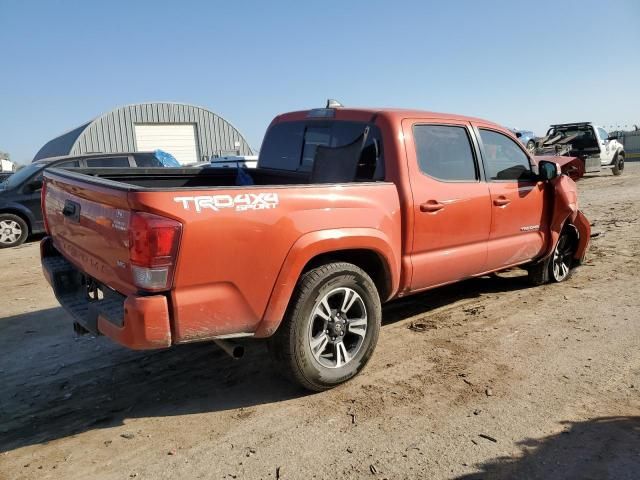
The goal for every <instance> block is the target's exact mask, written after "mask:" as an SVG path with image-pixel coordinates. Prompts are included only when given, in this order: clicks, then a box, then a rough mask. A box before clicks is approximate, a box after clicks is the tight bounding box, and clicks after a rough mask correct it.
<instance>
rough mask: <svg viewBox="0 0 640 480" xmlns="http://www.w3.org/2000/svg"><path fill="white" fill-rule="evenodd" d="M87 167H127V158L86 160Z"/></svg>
mask: <svg viewBox="0 0 640 480" xmlns="http://www.w3.org/2000/svg"><path fill="white" fill-rule="evenodd" d="M85 162H86V164H87V167H90V168H100V167H107V168H108V167H128V166H130V165H129V157H103V158H87V159H85Z"/></svg>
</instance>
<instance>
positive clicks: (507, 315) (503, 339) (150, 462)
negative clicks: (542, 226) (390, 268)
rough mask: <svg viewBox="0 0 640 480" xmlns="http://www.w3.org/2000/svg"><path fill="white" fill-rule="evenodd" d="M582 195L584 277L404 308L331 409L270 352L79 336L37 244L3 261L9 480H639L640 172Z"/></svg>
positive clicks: (520, 281)
mask: <svg viewBox="0 0 640 480" xmlns="http://www.w3.org/2000/svg"><path fill="white" fill-rule="evenodd" d="M579 187H580V191H581V198H580V203H581V207H582V209H583V210H584V211H585V213H586V215H587V216H588V217H589V218H590V220H591V221H592V222H593V223H594V227H593V230H594V232H595V233H596V234H599V235H597V236H595V237H594V238H593V239H592V246H591V250H590V259H589V261H588V262H587V264H586V265H584V266H583V267H582V268H581V269H579V270H578V271H576V273H575V275H574V276H573V278H572V279H570V280H569V281H568V282H565V283H563V284H556V285H548V286H543V287H538V288H530V287H528V286H527V284H526V282H525V281H524V278H523V277H522V273H521V272H520V271H512V272H508V273H504V274H500V275H498V276H492V277H486V278H480V279H475V280H472V281H467V282H464V283H462V284H459V285H454V286H451V287H447V288H442V289H438V290H434V291H431V292H428V293H425V294H422V295H419V296H417V297H413V298H410V299H405V300H402V301H398V302H394V303H392V304H389V305H387V306H386V307H385V308H384V312H383V318H384V326H383V329H382V333H381V336H380V341H379V344H378V347H377V350H376V352H375V355H374V357H373V360H372V361H371V363H370V364H369V366H368V367H367V368H366V369H365V371H364V372H363V373H362V374H361V375H360V376H359V377H357V378H356V379H355V380H353V381H351V382H349V383H348V384H346V385H344V386H341V387H339V388H336V389H335V390H332V391H329V392H324V393H320V394H309V393H306V392H304V391H301V390H300V389H298V388H297V387H295V386H293V385H290V384H288V383H287V382H286V381H284V380H282V379H280V377H279V376H278V375H277V373H276V372H275V371H274V370H273V367H272V365H271V363H270V362H269V359H268V356H267V353H266V350H265V347H264V345H263V344H262V343H249V344H248V345H249V352H248V354H247V356H246V357H245V359H243V360H241V361H237V362H236V361H233V360H231V359H229V358H227V357H226V356H225V355H224V354H223V353H222V352H221V351H220V350H218V349H217V348H216V347H215V346H213V345H210V344H201V345H189V346H184V347H179V348H175V349H172V350H167V351H160V352H152V353H148V352H147V353H145V352H142V353H141V352H130V351H126V350H124V349H121V348H119V347H117V346H115V345H113V344H111V343H110V342H109V341H108V340H106V339H104V338H97V339H96V338H91V337H74V334H73V332H72V329H71V322H70V321H69V319H68V318H67V316H66V315H65V313H64V312H63V311H62V310H61V309H60V308H59V307H58V305H57V303H56V301H55V299H54V297H53V295H52V293H51V290H50V289H49V288H48V285H47V284H46V282H45V281H44V279H43V277H42V274H41V272H40V266H39V260H38V245H37V242H32V243H29V244H27V245H24V246H22V247H20V248H17V249H12V250H3V251H0V286H1V292H2V294H1V296H0V304H1V308H0V316H1V317H2V318H0V358H1V362H0V452H1V453H0V479H3V480H4V479H11V480H14V479H32V478H33V479H35V478H37V479H45V478H64V479H86V478H96V479H126V478H140V479H176V478H184V479H187V478H189V479H190V478H217V479H225V478H226V479H229V478H238V479H258V478H262V479H278V478H280V479H311V478H317V479H343V478H345V479H346V478H349V479H351V478H371V479H376V478H378V479H384V478H387V479H416V478H430V479H444V478H449V479H467V480H470V479H480V478H483V479H507V478H508V479H529V478H531V479H574V478H581V479H602V478H610V479H617V480H618V479H638V478H640V257H639V256H638V253H640V163H628V164H627V170H626V171H625V172H624V174H623V176H621V177H614V176H612V175H611V173H609V172H606V173H603V174H601V175H598V176H589V177H587V178H585V179H583V180H581V181H580V182H579ZM411 322H422V323H424V324H425V326H426V329H425V330H424V331H421V332H416V331H414V330H411V329H409V328H408V326H409V325H410V324H411Z"/></svg>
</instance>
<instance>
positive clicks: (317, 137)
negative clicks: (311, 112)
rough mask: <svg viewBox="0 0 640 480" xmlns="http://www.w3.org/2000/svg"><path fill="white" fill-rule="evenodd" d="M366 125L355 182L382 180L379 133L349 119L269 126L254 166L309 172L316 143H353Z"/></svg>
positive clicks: (382, 161) (372, 127) (367, 125)
mask: <svg viewBox="0 0 640 480" xmlns="http://www.w3.org/2000/svg"><path fill="white" fill-rule="evenodd" d="M367 127H369V134H368V136H367V140H366V142H365V144H364V145H363V148H362V150H361V153H360V159H359V162H358V169H357V173H356V178H355V181H367V180H369V181H371V180H383V179H384V159H383V155H382V136H381V133H380V131H379V129H378V128H377V127H376V126H375V125H371V124H368V123H365V122H350V121H340V120H331V121H318V120H308V121H289V122H281V123H276V124H275V125H273V126H272V127H271V128H270V129H269V130H268V132H267V134H266V136H265V138H264V141H263V143H262V148H261V150H260V156H259V159H258V166H259V167H260V168H266V169H273V170H286V171H290V172H300V173H305V174H309V173H311V171H312V170H313V162H314V159H315V155H316V152H317V149H318V147H319V146H325V147H343V146H346V145H349V144H351V143H352V142H354V141H355V140H356V139H357V138H358V137H360V136H361V135H362V134H363V132H364V131H365V129H366V128H367Z"/></svg>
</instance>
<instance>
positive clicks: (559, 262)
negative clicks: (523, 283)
mask: <svg viewBox="0 0 640 480" xmlns="http://www.w3.org/2000/svg"><path fill="white" fill-rule="evenodd" d="M577 240H578V239H577V235H576V233H575V231H574V230H572V229H566V230H564V231H563V233H562V234H561V235H560V238H559V239H558V243H557V244H556V248H554V250H553V253H552V254H551V256H550V257H549V258H547V259H546V260H545V261H543V262H539V263H536V264H535V265H531V266H530V267H529V268H528V269H527V271H528V278H529V283H531V284H532V285H543V284H545V283H549V282H564V281H565V280H566V279H568V278H569V277H570V276H571V273H572V269H571V267H572V266H573V255H574V254H575V251H576V246H577Z"/></svg>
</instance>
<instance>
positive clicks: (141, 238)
mask: <svg viewBox="0 0 640 480" xmlns="http://www.w3.org/2000/svg"><path fill="white" fill-rule="evenodd" d="M181 233H182V224H181V223H180V222H177V221H175V220H171V219H170V218H165V217H161V216H159V215H154V214H151V213H144V212H133V213H132V214H131V217H130V220H129V260H130V261H131V271H132V273H133V283H134V284H135V285H136V286H137V287H140V288H142V289H145V290H155V291H157V290H166V289H168V288H170V287H171V281H172V277H173V268H174V263H175V259H176V253H177V252H178V244H179V242H180V234H181Z"/></svg>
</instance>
